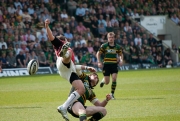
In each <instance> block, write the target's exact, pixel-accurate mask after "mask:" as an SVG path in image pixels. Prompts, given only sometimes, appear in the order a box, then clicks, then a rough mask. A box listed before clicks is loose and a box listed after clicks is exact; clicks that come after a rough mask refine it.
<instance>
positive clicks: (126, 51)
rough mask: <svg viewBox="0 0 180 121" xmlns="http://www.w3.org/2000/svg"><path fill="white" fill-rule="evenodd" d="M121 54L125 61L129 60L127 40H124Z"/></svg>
mask: <svg viewBox="0 0 180 121" xmlns="http://www.w3.org/2000/svg"><path fill="white" fill-rule="evenodd" d="M123 56H124V60H125V62H128V63H129V62H130V46H129V45H128V41H127V40H126V41H125V44H124V46H123Z"/></svg>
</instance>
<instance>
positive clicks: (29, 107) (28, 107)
mask: <svg viewBox="0 0 180 121" xmlns="http://www.w3.org/2000/svg"><path fill="white" fill-rule="evenodd" d="M27 108H30V109H31V108H32V109H34V108H42V107H0V109H27Z"/></svg>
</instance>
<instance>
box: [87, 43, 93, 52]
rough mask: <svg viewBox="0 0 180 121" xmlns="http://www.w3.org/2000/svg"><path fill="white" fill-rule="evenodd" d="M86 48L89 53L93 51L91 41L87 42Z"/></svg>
mask: <svg viewBox="0 0 180 121" xmlns="http://www.w3.org/2000/svg"><path fill="white" fill-rule="evenodd" d="M87 49H88V52H89V53H91V54H92V53H93V52H94V49H93V46H92V42H89V43H88V46H87Z"/></svg>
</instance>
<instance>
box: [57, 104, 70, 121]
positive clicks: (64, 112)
mask: <svg viewBox="0 0 180 121" xmlns="http://www.w3.org/2000/svg"><path fill="white" fill-rule="evenodd" d="M57 110H58V112H59V113H60V114H61V115H62V117H63V118H64V119H65V121H69V118H68V115H67V110H66V109H64V108H63V106H62V105H61V106H59V107H58V108H57Z"/></svg>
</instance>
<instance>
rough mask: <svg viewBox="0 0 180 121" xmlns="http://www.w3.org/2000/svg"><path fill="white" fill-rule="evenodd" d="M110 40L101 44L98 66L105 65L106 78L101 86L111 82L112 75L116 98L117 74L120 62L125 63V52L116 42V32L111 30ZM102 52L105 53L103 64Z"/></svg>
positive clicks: (112, 87)
mask: <svg viewBox="0 0 180 121" xmlns="http://www.w3.org/2000/svg"><path fill="white" fill-rule="evenodd" d="M107 39H108V42H106V43H104V44H102V45H101V47H100V49H99V51H98V52H97V54H96V57H97V61H98V67H99V68H102V67H103V75H104V78H103V79H102V81H101V83H100V87H103V86H104V84H106V85H107V84H109V82H110V75H111V77H112V85H111V95H112V97H113V99H115V98H114V92H115V89H116V85H117V81H116V79H117V74H118V63H119V65H120V66H121V65H122V64H123V54H122V48H121V47H120V45H118V44H117V43H115V42H114V40H115V34H114V33H113V32H109V33H108V34H107ZM101 54H103V55H104V60H103V64H102V62H101Z"/></svg>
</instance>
